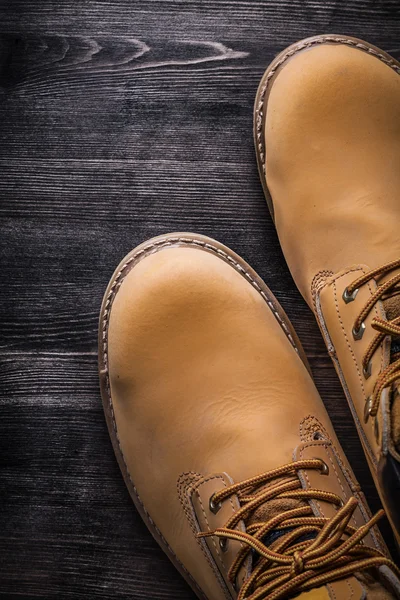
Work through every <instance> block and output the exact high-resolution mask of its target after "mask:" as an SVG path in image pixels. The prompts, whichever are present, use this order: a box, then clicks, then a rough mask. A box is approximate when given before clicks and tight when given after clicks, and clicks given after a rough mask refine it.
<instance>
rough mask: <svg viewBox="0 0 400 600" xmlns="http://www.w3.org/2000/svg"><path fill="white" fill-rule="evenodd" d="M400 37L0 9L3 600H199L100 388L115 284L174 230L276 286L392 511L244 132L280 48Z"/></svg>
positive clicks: (62, 7) (227, 10)
mask: <svg viewBox="0 0 400 600" xmlns="http://www.w3.org/2000/svg"><path fill="white" fill-rule="evenodd" d="M399 26H400V4H399V2H398V0H392V1H390V0H387V1H385V2H379V1H377V0H370V1H368V2H364V1H361V0H350V1H346V2H341V1H334V0H328V1H323V0H309V1H300V0H290V1H289V0H265V1H256V0H240V1H236V0H203V1H202V0H193V1H180V0H114V1H113V0H108V1H106V0H101V1H97V2H95V1H90V0H80V1H78V0H57V1H56V0H41V1H40V2H38V1H37V0H0V211H1V237H0V244H1V259H2V262H1V265H2V266H1V270H0V290H1V308H0V327H1V342H0V344H1V345H0V363H1V368H0V380H1V385H0V404H1V418H0V430H1V431H0V461H1V471H0V477H1V482H0V486H1V487H0V490H1V497H2V500H1V510H0V515H1V516H0V522H1V528H0V598H2V599H7V598H17V597H18V598H24V599H27V600H29V599H30V598H32V599H33V598H44V599H50V598H60V599H62V598H68V599H70V598H74V599H75V598H76V599H78V598H85V599H86V598H104V599H106V598H107V599H114V598H132V599H139V598H140V599H143V598H146V599H164V600H166V599H168V598H171V599H175V600H177V599H181V600H183V599H187V600H189V599H192V598H193V597H194V596H193V593H192V592H191V591H190V590H189V589H188V587H187V586H186V584H185V583H184V582H183V581H182V580H181V579H180V577H179V575H178V574H177V573H176V572H175V570H174V568H173V567H172V566H171V565H170V563H169V562H168V560H167V559H166V558H165V557H164V555H163V553H162V552H161V550H160V549H159V548H158V547H157V545H156V543H155V542H154V541H153V540H152V538H151V537H150V535H149V534H148V532H147V530H146V528H145V526H144V525H143V524H142V522H141V520H140V518H139V516H138V515H137V513H136V511H135V510H134V508H133V505H132V503H131V501H130V498H129V496H128V492H127V490H126V489H125V486H124V483H123V481H122V477H121V475H120V473H119V470H118V468H117V464H116V461H115V459H114V456H113V453H112V449H111V444H110V441H109V438H108V434H107V431H106V426H105V422H104V418H103V414H102V408H101V403H100V397H99V391H98V380H97V357H96V354H97V342H96V331H97V318H98V311H99V308H100V303H101V298H102V294H103V292H104V289H105V287H106V285H107V282H108V280H109V278H110V276H111V274H112V272H113V269H114V267H115V266H116V264H117V263H118V262H119V260H120V259H121V258H122V257H123V256H124V255H125V254H126V253H127V252H128V251H129V250H131V248H133V247H134V246H135V245H137V244H138V243H140V242H142V241H143V240H145V239H147V238H149V237H151V236H154V235H157V234H160V233H163V232H169V231H185V230H186V231H195V232H200V233H205V234H207V235H210V236H213V237H215V238H217V239H218V240H220V241H222V242H224V243H225V244H227V245H229V246H231V247H232V248H233V249H234V250H235V251H237V252H238V253H239V254H241V255H242V256H243V257H244V258H245V259H246V260H248V261H249V262H250V263H251V264H252V266H254V268H255V269H256V270H257V271H258V272H259V273H260V275H261V276H262V277H264V278H265V280H266V282H267V283H268V285H269V286H270V287H271V289H272V290H273V291H274V293H275V294H276V296H277V298H278V300H279V301H280V302H281V303H282V305H283V306H284V308H285V309H286V311H287V313H288V314H289V317H290V318H291V319H292V321H293V324H294V326H295V328H296V329H297V331H298V333H299V335H300V338H301V340H302V342H303V344H304V347H305V350H306V352H307V354H308V357H309V359H310V363H311V366H312V370H313V373H314V376H315V379H316V383H317V385H318V388H319V390H320V392H321V394H322V397H323V399H324V401H325V403H326V406H327V408H328V410H329V412H330V415H331V417H332V419H333V422H334V425H335V426H336V429H337V432H338V435H339V438H340V440H341V441H342V444H343V446H344V448H345V450H346V452H347V454H348V456H349V458H350V461H351V463H352V465H353V467H354V470H355V472H356V474H357V476H358V478H359V480H360V482H361V483H362V485H363V487H364V490H365V492H366V494H367V497H368V499H369V501H370V504H371V507H372V508H373V509H374V510H375V509H377V508H378V507H379V501H378V499H377V494H376V491H375V490H374V487H373V484H372V481H371V477H370V475H369V472H368V469H367V466H366V463H365V459H364V456H363V453H362V450H361V447H360V444H359V441H358V438H357V434H356V431H355V428H354V426H353V422H352V419H351V416H350V413H349V410H348V408H347V405H346V401H345V399H344V396H343V393H342V390H341V387H340V384H339V382H338V380H337V377H336V375H335V373H334V369H333V367H332V365H331V362H330V360H329V358H328V356H327V353H326V350H325V347H324V344H323V341H322V339H321V336H320V334H319V331H318V329H317V326H316V324H315V322H314V318H313V316H312V314H311V313H310V311H309V309H308V308H307V307H306V305H305V303H304V302H303V300H302V299H301V297H300V295H299V293H298V292H297V290H296V288H295V285H294V283H293V281H292V279H291V277H290V274H289V272H288V269H287V267H286V264H285V261H284V259H283V257H282V254H281V250H280V247H279V243H278V239H277V236H276V233H275V230H274V227H273V224H272V222H271V219H270V217H269V214H268V211H267V207H266V204H265V201H264V198H263V194H262V190H261V187H260V184H259V181H258V175H257V172H256V165H255V159H254V155H253V142H252V132H251V128H252V106H253V100H254V95H255V92H256V88H257V84H258V81H259V79H260V77H261V75H262V73H263V71H264V69H265V68H266V66H267V65H268V63H269V62H270V61H271V59H272V58H273V57H274V55H275V54H276V53H277V52H278V51H279V50H281V49H283V48H284V47H285V46H287V45H288V44H290V43H292V42H294V41H296V40H298V39H301V38H303V37H306V36H309V35H313V34H316V33H328V32H333V33H347V34H349V35H353V36H358V37H362V38H365V39H368V40H369V41H370V42H372V43H374V44H376V45H378V46H380V47H382V48H384V49H385V50H388V51H389V52H391V53H392V54H393V55H394V56H396V57H397V58H399V57H400V45H399V38H398V35H399ZM289 386H290V382H289ZM288 393H290V387H289V390H288ZM384 532H385V535H386V537H387V539H388V542H389V543H390V544H391V545H392V542H391V539H390V534H389V532H388V528H387V526H386V527H384Z"/></svg>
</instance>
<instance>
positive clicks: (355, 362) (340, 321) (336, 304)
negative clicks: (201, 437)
mask: <svg viewBox="0 0 400 600" xmlns="http://www.w3.org/2000/svg"><path fill="white" fill-rule="evenodd" d="M342 276H344V274H343V275H342ZM332 283H333V293H334V299H335V306H336V312H337V316H338V318H339V323H340V327H341V329H342V331H343V335H344V338H345V340H346V344H347V347H348V349H349V350H350V354H351V356H352V358H353V362H354V364H355V366H356V370H357V373H358V379H359V381H360V384H361V389H362V393H363V396H364V401H365V400H366V395H365V388H364V382H363V380H362V377H361V372H360V369H359V367H358V363H357V359H356V357H355V354H354V351H353V348H352V347H351V345H350V342H349V338H348V337H347V333H346V330H345V328H344V326H343V321H342V317H341V316H340V312H339V304H338V300H337V289H336V280H334V281H333V282H332Z"/></svg>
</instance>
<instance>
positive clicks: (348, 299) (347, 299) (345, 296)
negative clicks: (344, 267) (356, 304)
mask: <svg viewBox="0 0 400 600" xmlns="http://www.w3.org/2000/svg"><path fill="white" fill-rule="evenodd" d="M357 294H358V288H356V289H355V290H354V292H353V293H352V294H349V292H348V291H347V287H346V288H344V292H343V296H342V298H343V300H344V301H345V303H346V304H348V303H349V302H353V300H354V298H355V297H356V296H357Z"/></svg>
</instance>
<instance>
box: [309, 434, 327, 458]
mask: <svg viewBox="0 0 400 600" xmlns="http://www.w3.org/2000/svg"><path fill="white" fill-rule="evenodd" d="M312 439H313V440H315V441H317V440H323V439H324V436H323V435H322V433H321V432H320V431H314V433H313V436H312ZM318 460H319V459H318Z"/></svg>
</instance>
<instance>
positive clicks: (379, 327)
mask: <svg viewBox="0 0 400 600" xmlns="http://www.w3.org/2000/svg"><path fill="white" fill-rule="evenodd" d="M398 267H400V260H395V261H392V262H390V263H387V264H386V265H383V266H381V267H378V268H377V269H373V270H372V271H368V273H365V275H362V276H361V277H358V279H356V280H355V281H353V283H351V284H350V285H348V286H347V288H346V289H345V291H344V294H343V298H344V299H345V301H346V302H351V301H352V300H354V298H355V297H356V295H357V292H358V290H359V288H360V287H361V286H362V285H364V284H366V283H368V282H369V281H371V279H374V278H379V277H381V276H382V275H384V274H385V273H388V272H390V271H392V270H393V269H396V268H398ZM399 284H400V273H398V274H397V275H394V276H393V277H391V278H390V279H388V280H387V281H386V282H385V283H383V284H382V285H379V286H378V287H377V289H376V291H375V292H374V293H373V294H372V296H371V297H370V298H369V300H368V302H367V303H366V305H365V306H364V308H363V309H362V310H361V312H360V314H359V316H358V318H357V319H356V321H355V323H354V327H353V335H354V337H355V339H359V337H361V335H360V334H361V333H362V331H363V329H365V324H364V321H365V319H366V318H367V316H368V315H369V313H370V312H371V310H372V309H373V308H374V306H375V304H376V303H377V302H378V301H379V300H382V299H383V298H384V296H385V295H387V294H388V293H390V292H391V291H393V290H394V289H395V288H396V286H398V285H399ZM371 325H372V327H373V329H375V330H376V331H377V332H378V333H377V335H376V336H375V337H374V339H373V340H372V342H371V343H370V345H369V346H368V348H367V350H366V352H365V354H364V357H363V359H362V368H363V372H364V375H365V377H369V376H370V374H371V359H372V356H373V354H374V353H375V351H376V350H377V349H378V348H379V346H380V344H381V343H382V342H383V340H384V339H385V337H386V336H391V337H392V338H395V337H398V336H400V317H397V318H395V319H393V320H392V321H385V320H384V319H381V318H379V317H374V318H373V319H372V322H371ZM399 378H400V358H399V359H397V360H395V361H394V362H392V363H390V364H389V365H388V366H387V367H386V368H385V369H384V370H383V371H381V373H380V374H379V375H378V377H377V380H376V383H375V386H374V391H373V393H372V395H371V396H370V397H369V398H368V399H367V402H366V405H365V412H364V421H365V422H367V421H368V418H369V417H370V416H371V417H375V416H376V414H377V412H378V408H379V402H380V398H381V395H382V392H383V390H384V389H385V388H388V387H390V386H391V385H392V383H394V382H395V381H396V380H397V379H399Z"/></svg>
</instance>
